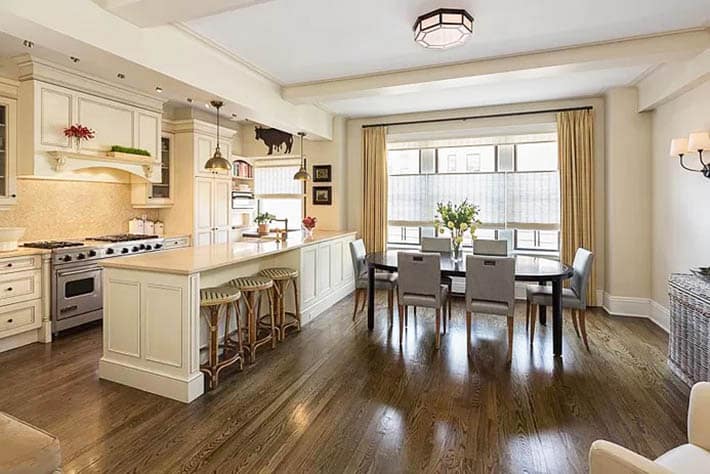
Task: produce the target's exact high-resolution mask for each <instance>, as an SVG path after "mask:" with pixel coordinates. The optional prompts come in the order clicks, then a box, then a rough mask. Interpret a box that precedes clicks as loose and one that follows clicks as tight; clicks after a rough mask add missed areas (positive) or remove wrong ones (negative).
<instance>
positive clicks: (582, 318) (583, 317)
mask: <svg viewBox="0 0 710 474" xmlns="http://www.w3.org/2000/svg"><path fill="white" fill-rule="evenodd" d="M579 326H580V328H581V329H582V340H583V341H584V345H585V346H587V350H589V341H587V310H585V309H582V310H580V311H579Z"/></svg>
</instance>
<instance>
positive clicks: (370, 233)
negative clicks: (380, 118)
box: [362, 127, 387, 252]
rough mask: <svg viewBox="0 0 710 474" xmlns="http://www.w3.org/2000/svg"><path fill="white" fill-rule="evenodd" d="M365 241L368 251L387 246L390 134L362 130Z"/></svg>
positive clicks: (382, 130)
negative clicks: (388, 139)
mask: <svg viewBox="0 0 710 474" xmlns="http://www.w3.org/2000/svg"><path fill="white" fill-rule="evenodd" d="M362 169H363V173H362V176H363V203H362V204H363V208H362V238H363V240H364V242H365V248H366V249H367V251H368V252H383V251H384V250H385V249H386V247H387V131H386V129H385V127H369V128H363V129H362Z"/></svg>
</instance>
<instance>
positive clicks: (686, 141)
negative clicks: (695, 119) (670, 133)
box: [670, 132, 710, 178]
mask: <svg viewBox="0 0 710 474" xmlns="http://www.w3.org/2000/svg"><path fill="white" fill-rule="evenodd" d="M705 150H710V133H708V132H694V133H691V134H690V135H689V136H688V138H674V139H673V140H671V152H670V155H671V156H672V157H673V158H675V157H676V156H677V157H678V158H680V166H681V167H682V168H683V169H685V170H688V171H693V172H695V173H702V174H703V176H705V177H706V178H710V163H705V161H703V151H705ZM687 153H697V154H698V159H699V160H700V165H701V166H702V167H703V168H702V169H700V170H696V169H693V168H688V167H687V166H685V164H684V163H683V156H684V155H686V154H687Z"/></svg>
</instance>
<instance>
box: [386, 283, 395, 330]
mask: <svg viewBox="0 0 710 474" xmlns="http://www.w3.org/2000/svg"><path fill="white" fill-rule="evenodd" d="M387 316H388V317H389V320H390V324H392V323H393V322H394V290H392V289H389V290H387Z"/></svg>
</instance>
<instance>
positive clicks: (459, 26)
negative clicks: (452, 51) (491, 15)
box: [414, 8, 473, 49]
mask: <svg viewBox="0 0 710 474" xmlns="http://www.w3.org/2000/svg"><path fill="white" fill-rule="evenodd" d="M471 35H473V17H472V16H471V15H470V14H469V13H468V12H467V11H466V10H461V9H456V8H439V9H438V10H434V11H431V12H429V13H426V14H424V15H421V16H420V17H419V18H417V21H416V22H415V23H414V41H416V42H417V43H419V44H420V45H422V46H423V47H425V48H428V49H447V48H452V47H454V46H459V45H462V44H464V43H465V42H466V40H468V39H469V38H470V37H471Z"/></svg>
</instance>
